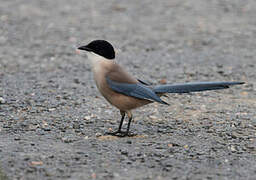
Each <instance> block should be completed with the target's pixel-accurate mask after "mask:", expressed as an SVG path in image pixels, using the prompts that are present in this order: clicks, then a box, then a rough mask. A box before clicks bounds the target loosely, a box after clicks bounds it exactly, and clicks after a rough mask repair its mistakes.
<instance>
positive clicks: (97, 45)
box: [78, 40, 115, 59]
mask: <svg viewBox="0 0 256 180" xmlns="http://www.w3.org/2000/svg"><path fill="white" fill-rule="evenodd" d="M78 49H80V50H85V51H89V52H94V53H95V54H98V55H100V56H103V57H105V58H107V59H114V58H115V50H114V48H113V46H112V45H111V44H110V43H109V42H107V41H105V40H94V41H92V42H90V43H89V44H87V45H86V46H81V47H79V48H78Z"/></svg>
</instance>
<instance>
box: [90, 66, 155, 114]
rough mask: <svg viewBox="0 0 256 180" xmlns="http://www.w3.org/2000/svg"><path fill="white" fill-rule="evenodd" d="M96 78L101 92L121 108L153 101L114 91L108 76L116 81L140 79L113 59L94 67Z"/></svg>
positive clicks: (130, 107) (131, 81) (126, 81)
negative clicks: (107, 79) (109, 83)
mask: <svg viewBox="0 0 256 180" xmlns="http://www.w3.org/2000/svg"><path fill="white" fill-rule="evenodd" d="M93 73H94V79H95V82H96V85H97V87H98V89H99V91H100V93H101V94H102V95H103V96H104V97H105V98H106V99H107V101H109V102H110V103H111V104H112V105H114V106H115V107H117V108H118V109H120V110H124V111H125V110H131V109H134V108H137V107H140V106H143V105H145V104H148V103H150V102H151V101H148V100H142V99H138V98H133V97H130V96H126V95H123V94H120V93H117V92H115V91H113V90H112V89H111V88H110V87H109V86H108V84H107V81H106V77H108V78H110V79H111V80H113V81H116V82H122V83H138V81H137V80H136V79H135V78H133V77H132V76H130V75H129V74H128V73H127V72H126V71H125V70H124V69H123V68H121V67H120V66H119V65H118V64H116V63H114V62H113V61H101V62H99V63H98V65H97V66H95V67H94V68H93Z"/></svg>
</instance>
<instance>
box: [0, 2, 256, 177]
mask: <svg viewBox="0 0 256 180" xmlns="http://www.w3.org/2000/svg"><path fill="white" fill-rule="evenodd" d="M255 12H256V1H255V0H211V1H205V0H190V1H187V0H171V1H170V0H169V1H167V0H166V1H161V2H160V1H154V0H141V1H135V0H130V1H118V0H109V1H106V0H93V1H89V0H88V1H75V0H55V1H52V0H12V1H7V0H1V3H0V82H1V87H0V97H1V98H0V166H1V167H0V179H1V180H2V179H218V180H219V179H248V180H249V179H250V180H253V179H256V138H255V137H256V113H255V109H256V91H255V86H256V70H255V67H256V65H255V62H256V61H255V60H256V59H255V57H256V51H255V49H256V41H255V37H256V21H255V19H256V14H255ZM94 39H106V40H108V41H110V42H112V43H113V44H114V46H115V47H116V48H117V49H118V54H117V58H118V59H117V61H118V63H120V64H122V65H124V66H125V65H127V69H128V70H129V71H130V72H132V74H133V75H134V76H136V77H139V78H140V79H142V80H145V81H148V82H151V83H158V82H159V81H160V80H165V79H166V80H167V82H169V83H171V82H187V81H230V80H236V81H245V82H246V84H245V85H243V86H237V87H234V88H232V89H228V90H222V91H215V92H203V93H194V94H186V95H177V94H172V95H170V96H169V97H168V98H165V100H166V101H167V102H169V103H170V104H171V106H163V105H159V104H156V103H154V104H150V105H147V106H145V107H143V108H140V109H138V110H135V111H134V116H135V119H134V122H133V124H132V126H131V131H133V132H135V133H137V134H138V135H137V136H134V137H126V138H116V137H112V136H105V135H104V133H105V132H106V131H109V130H110V129H115V128H117V126H118V123H119V120H120V115H119V112H118V111H117V110H116V109H115V108H112V107H111V106H110V105H109V104H108V103H107V102H106V101H105V100H104V99H103V98H102V97H101V96H100V95H99V92H98V91H97V90H96V88H95V85H94V82H93V78H92V73H91V71H90V68H89V64H88V61H87V59H86V56H81V55H78V54H76V53H75V48H76V47H78V46H79V45H84V44H87V43H88V42H90V41H91V40H94Z"/></svg>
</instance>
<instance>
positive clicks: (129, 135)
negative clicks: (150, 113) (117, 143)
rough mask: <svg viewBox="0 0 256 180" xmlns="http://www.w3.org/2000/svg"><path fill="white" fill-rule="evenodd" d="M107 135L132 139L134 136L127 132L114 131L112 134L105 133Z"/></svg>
mask: <svg viewBox="0 0 256 180" xmlns="http://www.w3.org/2000/svg"><path fill="white" fill-rule="evenodd" d="M106 134H107V135H111V136H117V137H127V136H128V137H132V136H136V134H133V133H130V132H127V131H114V132H107V133H106Z"/></svg>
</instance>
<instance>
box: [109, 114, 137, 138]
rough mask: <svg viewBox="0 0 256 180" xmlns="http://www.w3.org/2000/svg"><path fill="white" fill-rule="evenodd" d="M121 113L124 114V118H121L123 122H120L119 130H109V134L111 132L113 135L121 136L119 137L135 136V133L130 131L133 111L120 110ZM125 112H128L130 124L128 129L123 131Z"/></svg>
mask: <svg viewBox="0 0 256 180" xmlns="http://www.w3.org/2000/svg"><path fill="white" fill-rule="evenodd" d="M120 113H121V115H122V118H121V122H120V124H119V128H118V130H117V131H115V132H109V133H108V134H110V135H112V136H119V137H125V136H134V134H130V133H129V129H130V125H131V121H132V113H131V112H130V111H120ZM125 113H127V116H128V118H129V121H128V124H127V129H126V131H122V130H121V129H122V125H123V121H124V117H125Z"/></svg>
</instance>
